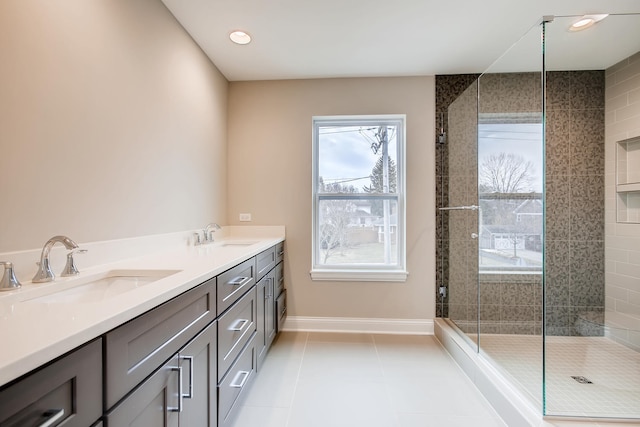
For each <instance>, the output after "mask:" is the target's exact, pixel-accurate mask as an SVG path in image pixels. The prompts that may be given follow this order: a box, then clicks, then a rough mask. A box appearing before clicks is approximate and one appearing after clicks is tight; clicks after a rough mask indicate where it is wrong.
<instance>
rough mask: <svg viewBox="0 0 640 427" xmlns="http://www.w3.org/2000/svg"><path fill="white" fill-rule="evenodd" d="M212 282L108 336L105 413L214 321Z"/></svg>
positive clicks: (106, 343)
mask: <svg viewBox="0 0 640 427" xmlns="http://www.w3.org/2000/svg"><path fill="white" fill-rule="evenodd" d="M215 283H216V280H215V278H213V279H211V280H208V281H207V282H205V283H203V284H201V285H199V286H197V287H196V288H194V289H192V290H190V291H187V292H185V293H184V294H182V295H180V296H178V297H176V298H174V299H172V300H171V301H168V302H166V303H165V304H162V305H160V306H159V307H157V308H154V309H153V310H151V311H149V312H147V313H145V314H143V315H141V316H139V317H137V318H135V319H133V320H131V321H130V322H128V323H125V324H124V325H122V326H120V327H118V328H116V329H114V330H112V331H110V332H108V333H107V334H106V336H105V354H106V358H105V378H106V384H105V392H106V404H107V409H108V408H111V407H112V406H113V405H114V404H116V403H117V402H118V401H119V400H120V399H122V398H123V397H124V396H125V395H126V394H127V393H128V392H129V391H130V390H132V389H133V388H134V387H135V386H136V385H137V384H139V383H140V382H141V381H142V380H144V379H145V378H146V377H148V376H149V375H151V373H152V372H153V371H155V370H156V369H157V368H158V367H159V366H160V365H162V364H163V363H164V361H165V360H167V359H168V358H169V357H171V356H172V355H173V354H174V353H176V352H177V351H178V350H179V349H180V348H181V347H182V346H184V345H185V344H186V343H187V342H188V341H189V340H190V339H191V338H192V337H193V336H194V335H196V334H197V333H198V332H199V331H201V330H202V329H204V327H205V326H206V325H207V324H209V323H210V322H211V321H212V320H214V319H215V314H216V308H215Z"/></svg>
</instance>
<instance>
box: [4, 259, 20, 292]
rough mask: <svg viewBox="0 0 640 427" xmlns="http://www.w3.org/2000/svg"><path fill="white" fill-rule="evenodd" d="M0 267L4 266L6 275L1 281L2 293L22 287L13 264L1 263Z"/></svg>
mask: <svg viewBox="0 0 640 427" xmlns="http://www.w3.org/2000/svg"><path fill="white" fill-rule="evenodd" d="M0 265H2V266H4V274H3V276H2V280H0V291H12V290H14V289H18V288H20V287H21V286H22V285H21V284H20V282H19V281H18V279H17V278H16V275H15V273H14V272H13V263H11V262H8V261H0Z"/></svg>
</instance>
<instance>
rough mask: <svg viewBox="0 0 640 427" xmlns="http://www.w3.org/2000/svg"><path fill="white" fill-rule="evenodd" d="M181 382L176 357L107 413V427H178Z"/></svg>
mask: <svg viewBox="0 0 640 427" xmlns="http://www.w3.org/2000/svg"><path fill="white" fill-rule="evenodd" d="M179 380H180V371H179V360H178V356H177V355H175V356H174V357H172V358H171V359H169V361H167V362H166V363H165V364H164V365H162V366H161V367H160V369H158V370H157V371H156V372H155V373H154V374H153V375H151V376H150V377H149V378H147V379H146V380H145V381H144V382H143V383H142V384H141V385H140V387H138V388H136V389H135V390H134V391H133V393H131V394H130V395H129V396H128V397H127V398H126V399H124V400H123V401H122V402H120V404H118V405H117V406H116V407H115V408H113V410H112V411H111V412H109V413H108V414H107V416H106V423H107V427H126V426H130V427H134V426H135V427H146V426H154V427H178V426H179V416H180V412H179V411H180V408H179V406H178V405H180V399H179V397H178V395H179V392H180V387H179Z"/></svg>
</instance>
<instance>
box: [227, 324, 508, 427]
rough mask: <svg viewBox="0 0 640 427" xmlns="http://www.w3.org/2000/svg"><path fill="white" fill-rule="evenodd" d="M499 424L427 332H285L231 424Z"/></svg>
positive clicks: (325, 426) (278, 426)
mask: <svg viewBox="0 0 640 427" xmlns="http://www.w3.org/2000/svg"><path fill="white" fill-rule="evenodd" d="M342 426H344V427H347V426H348V427H425V426H438V427H448V426H451V427H458V426H460V427H462V426H464V427H467V426H474V427H498V426H501V427H502V426H505V424H504V423H503V422H502V420H501V419H500V418H499V416H498V415H497V414H496V412H495V411H494V410H493V408H492V407H491V406H490V405H489V404H488V403H487V401H486V400H485V399H484V397H483V396H482V394H480V392H479V391H478V390H477V389H476V388H475V386H474V385H473V384H472V382H471V381H470V380H469V379H468V378H467V377H466V376H465V374H464V373H463V372H462V370H461V369H460V368H459V367H458V365H456V363H455V362H454V361H453V359H452V358H451V357H450V356H449V354H448V353H447V352H446V351H445V350H444V349H443V348H442V346H441V345H440V344H439V343H438V341H437V340H436V339H435V337H433V336H411V335H373V334H335V333H315V332H309V333H307V332H283V333H282V334H280V336H279V337H278V339H277V340H276V342H275V343H274V345H273V346H272V348H271V349H270V351H269V354H268V355H267V358H266V361H265V363H264V365H263V366H262V368H261V370H260V372H259V373H258V375H257V377H256V380H255V382H254V384H253V387H252V388H251V390H250V391H249V394H248V395H247V398H246V399H245V401H244V402H243V407H242V408H241V410H240V413H239V416H238V417H237V419H236V420H235V423H234V425H233V427H342Z"/></svg>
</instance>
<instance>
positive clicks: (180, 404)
mask: <svg viewBox="0 0 640 427" xmlns="http://www.w3.org/2000/svg"><path fill="white" fill-rule="evenodd" d="M171 370H172V371H178V407H177V408H176V407H175V406H174V407H171V406H168V407H167V410H169V411H171V412H182V397H183V394H182V366H178V367H177V368H176V367H171Z"/></svg>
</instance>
